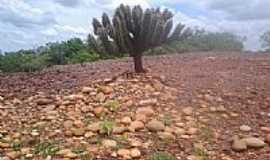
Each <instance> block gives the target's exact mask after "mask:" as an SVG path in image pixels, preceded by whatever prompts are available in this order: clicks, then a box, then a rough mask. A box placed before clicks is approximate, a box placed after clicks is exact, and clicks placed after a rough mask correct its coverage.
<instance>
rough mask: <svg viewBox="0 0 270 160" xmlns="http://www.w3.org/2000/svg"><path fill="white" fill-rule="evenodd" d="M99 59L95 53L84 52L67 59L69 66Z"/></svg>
mask: <svg viewBox="0 0 270 160" xmlns="http://www.w3.org/2000/svg"><path fill="white" fill-rule="evenodd" d="M98 59H100V56H99V55H98V54H97V53H95V52H88V51H85V50H82V51H79V52H78V53H75V54H72V55H71V56H70V57H68V60H67V61H68V63H69V64H77V63H80V64H82V63H85V62H93V61H97V60H98Z"/></svg>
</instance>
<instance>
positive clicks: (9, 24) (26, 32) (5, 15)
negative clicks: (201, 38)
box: [0, 0, 270, 51]
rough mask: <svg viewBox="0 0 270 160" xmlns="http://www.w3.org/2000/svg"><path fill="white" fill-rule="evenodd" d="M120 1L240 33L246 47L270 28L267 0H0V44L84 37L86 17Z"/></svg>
mask: <svg viewBox="0 0 270 160" xmlns="http://www.w3.org/2000/svg"><path fill="white" fill-rule="evenodd" d="M121 3H125V4H128V5H131V6H134V5H137V4H140V5H142V6H143V7H144V8H148V7H157V6H160V7H161V8H169V9H170V10H172V11H173V12H174V14H175V17H174V20H175V23H177V22H181V23H184V24H186V25H187V26H189V27H201V28H205V29H206V30H209V31H229V32H233V33H235V34H237V35H239V36H246V37H247V41H246V44H245V45H246V48H247V49H253V50H256V49H258V48H260V43H259V36H260V35H261V34H262V33H263V32H264V31H266V30H267V29H269V30H270V11H269V6H270V1H269V0H249V1H248V3H243V0H226V1H224V0H203V1H199V0H42V1H41V0H0V41H1V43H0V49H1V50H3V51H14V50H18V49H21V48H24V49H28V48H34V47H37V46H39V45H43V44H45V43H46V42H50V41H61V40H66V39H69V38H72V37H81V38H83V39H85V38H86V36H87V34H88V33H90V32H92V26H91V20H92V18H93V17H101V14H102V13H103V12H107V13H110V14H112V13H113V10H114V9H115V8H116V7H117V6H118V5H119V4H121Z"/></svg>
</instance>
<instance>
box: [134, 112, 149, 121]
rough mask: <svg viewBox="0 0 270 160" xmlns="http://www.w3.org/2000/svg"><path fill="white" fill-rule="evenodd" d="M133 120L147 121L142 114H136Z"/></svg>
mask: <svg viewBox="0 0 270 160" xmlns="http://www.w3.org/2000/svg"><path fill="white" fill-rule="evenodd" d="M135 120H136V121H142V122H146V121H147V117H146V115H144V114H136V116H135Z"/></svg>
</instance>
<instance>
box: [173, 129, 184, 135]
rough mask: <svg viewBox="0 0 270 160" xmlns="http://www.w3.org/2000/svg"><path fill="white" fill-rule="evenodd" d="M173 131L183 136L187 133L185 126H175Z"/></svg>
mask: <svg viewBox="0 0 270 160" xmlns="http://www.w3.org/2000/svg"><path fill="white" fill-rule="evenodd" d="M173 132H174V134H175V135H177V136H181V135H184V134H185V133H186V131H185V130H184V129H183V128H174V130H173Z"/></svg>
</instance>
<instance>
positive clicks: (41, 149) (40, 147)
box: [34, 142, 59, 158]
mask: <svg viewBox="0 0 270 160" xmlns="http://www.w3.org/2000/svg"><path fill="white" fill-rule="evenodd" d="M58 151H59V147H58V145H56V144H55V143H51V142H41V143H39V144H37V145H36V146H35V151H34V153H35V154H36V155H40V156H42V157H44V158H45V157H48V156H54V155H55V154H56V153H57V152H58Z"/></svg>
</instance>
